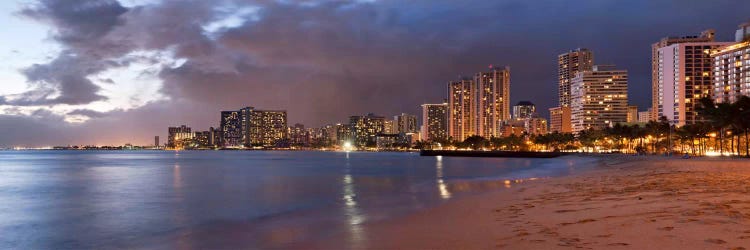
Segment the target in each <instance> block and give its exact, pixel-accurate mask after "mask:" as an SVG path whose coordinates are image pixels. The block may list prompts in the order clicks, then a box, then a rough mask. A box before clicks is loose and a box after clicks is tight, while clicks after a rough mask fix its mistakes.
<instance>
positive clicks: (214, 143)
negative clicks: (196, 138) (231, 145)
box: [208, 127, 222, 147]
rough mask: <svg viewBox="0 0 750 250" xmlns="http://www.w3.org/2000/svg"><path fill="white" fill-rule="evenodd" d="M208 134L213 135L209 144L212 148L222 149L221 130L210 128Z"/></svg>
mask: <svg viewBox="0 0 750 250" xmlns="http://www.w3.org/2000/svg"><path fill="white" fill-rule="evenodd" d="M208 132H209V133H211V137H210V138H209V141H208V144H209V145H210V146H211V147H221V135H222V133H221V130H220V129H218V128H214V127H210V128H208Z"/></svg>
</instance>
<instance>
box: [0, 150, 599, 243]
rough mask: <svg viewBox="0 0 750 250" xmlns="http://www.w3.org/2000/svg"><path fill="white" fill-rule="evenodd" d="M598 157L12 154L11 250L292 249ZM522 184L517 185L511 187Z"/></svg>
mask: <svg viewBox="0 0 750 250" xmlns="http://www.w3.org/2000/svg"><path fill="white" fill-rule="evenodd" d="M595 161H596V160H594V159H590V158H581V157H564V158H558V159H491V158H449V157H420V156H419V155H418V154H416V153H360V152H352V153H344V152H285V151H279V152H254V151H192V152H186V151H183V152H179V153H175V152H172V151H0V249H9V248H11V249H91V248H96V249H101V248H142V249H143V248H146V249H162V248H204V249H205V248H210V249H217V248H225V249H236V248H283V247H285V246H289V245H291V244H294V243H298V242H300V241H306V240H312V239H325V237H328V236H330V235H333V234H337V235H342V233H343V235H349V238H348V239H337V240H341V241H343V242H346V243H345V244H348V245H347V246H348V247H359V246H366V242H367V232H366V228H365V227H363V226H362V224H363V223H366V222H372V221H376V220H382V219H386V218H393V217H394V216H403V215H404V214H407V213H409V212H414V211H417V210H419V209H423V208H425V207H429V206H434V205H437V204H439V203H441V202H443V201H445V200H449V199H452V198H455V197H456V196H460V195H465V194H469V193H472V192H479V191H484V190H487V189H498V188H500V189H501V188H508V187H506V184H505V182H504V180H506V179H511V180H512V179H523V178H531V177H550V176H561V175H569V174H575V173H578V172H581V171H584V170H586V169H588V168H591V167H592V166H593V165H594V164H593V163H594V162H595ZM510 188H512V187H510Z"/></svg>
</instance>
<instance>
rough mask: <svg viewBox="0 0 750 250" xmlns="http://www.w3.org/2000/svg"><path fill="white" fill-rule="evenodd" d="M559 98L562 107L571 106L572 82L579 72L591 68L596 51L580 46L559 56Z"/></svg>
mask: <svg viewBox="0 0 750 250" xmlns="http://www.w3.org/2000/svg"><path fill="white" fill-rule="evenodd" d="M557 66H558V68H557V73H558V74H557V82H558V89H557V91H558V99H559V105H560V107H568V106H570V84H571V82H572V80H573V77H575V76H576V74H578V72H581V71H586V70H591V68H592V67H593V66H594V53H593V52H591V51H590V50H588V49H585V48H578V49H575V50H571V51H569V52H567V53H563V54H560V55H558V56H557Z"/></svg>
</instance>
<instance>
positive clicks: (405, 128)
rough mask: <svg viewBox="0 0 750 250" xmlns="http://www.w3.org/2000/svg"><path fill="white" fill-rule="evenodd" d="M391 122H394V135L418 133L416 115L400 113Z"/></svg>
mask: <svg viewBox="0 0 750 250" xmlns="http://www.w3.org/2000/svg"><path fill="white" fill-rule="evenodd" d="M393 121H394V122H395V124H394V125H395V127H396V133H405V134H406V133H417V132H419V127H418V126H417V116H416V115H410V114H407V113H401V114H400V115H397V116H394V117H393Z"/></svg>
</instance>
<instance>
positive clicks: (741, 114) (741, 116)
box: [732, 96, 750, 157]
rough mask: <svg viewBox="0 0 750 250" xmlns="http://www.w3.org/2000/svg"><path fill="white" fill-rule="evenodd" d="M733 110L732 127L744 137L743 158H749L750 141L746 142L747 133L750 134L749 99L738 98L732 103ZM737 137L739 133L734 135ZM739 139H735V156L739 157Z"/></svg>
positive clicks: (745, 97) (744, 97)
mask: <svg viewBox="0 0 750 250" xmlns="http://www.w3.org/2000/svg"><path fill="white" fill-rule="evenodd" d="M732 105H733V106H734V110H735V116H734V119H733V122H732V124H733V127H734V128H735V129H736V130H737V132H741V133H743V134H744V135H745V157H750V141H748V132H750V97H747V96H740V98H738V99H737V101H736V102H734V103H732ZM736 134H737V135H738V136H739V134H740V133H736ZM739 144H740V143H739V138H738V139H737V155H740V149H739V147H740V145H739Z"/></svg>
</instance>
